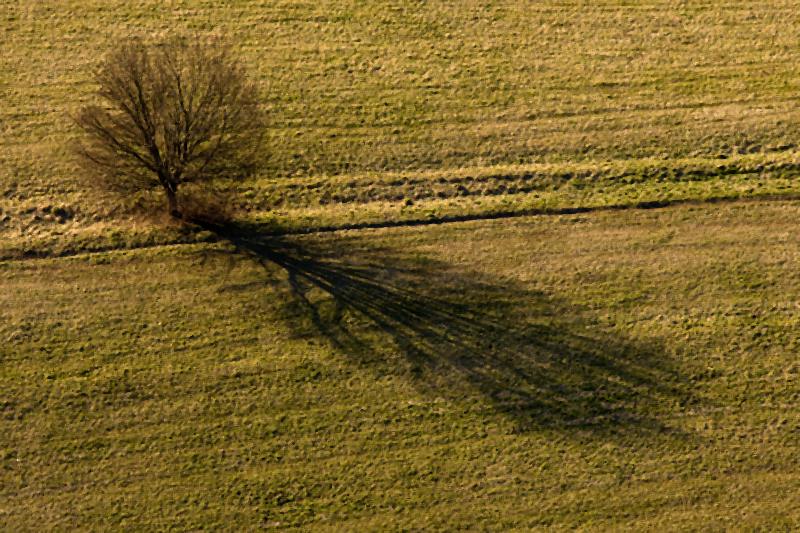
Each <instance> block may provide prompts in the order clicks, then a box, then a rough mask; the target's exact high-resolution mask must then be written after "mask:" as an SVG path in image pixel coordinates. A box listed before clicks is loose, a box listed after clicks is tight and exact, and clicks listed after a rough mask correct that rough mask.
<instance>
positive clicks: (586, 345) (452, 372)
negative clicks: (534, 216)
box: [212, 224, 696, 436]
mask: <svg viewBox="0 0 800 533" xmlns="http://www.w3.org/2000/svg"><path fill="white" fill-rule="evenodd" d="M212 229H213V230H214V231H215V232H216V233H217V234H218V235H220V236H221V237H223V238H225V239H226V240H227V241H229V242H230V243H232V244H233V249H232V250H231V251H230V252H227V253H230V254H232V255H233V256H235V257H242V256H246V257H249V258H250V259H252V260H254V261H255V262H257V263H258V264H259V265H261V267H263V269H264V273H265V281H268V282H269V283H271V284H273V285H283V288H284V289H285V294H286V296H287V298H286V300H285V303H284V304H283V305H284V313H283V315H284V317H285V319H286V321H287V323H288V324H289V325H290V326H291V327H292V328H294V329H295V331H296V332H298V333H299V334H301V335H321V336H323V337H324V338H325V339H327V340H328V341H329V342H331V343H332V344H333V346H335V347H336V348H337V349H338V350H339V351H340V352H341V353H342V354H343V355H345V356H346V357H347V358H348V359H350V360H353V361H356V362H358V363H359V364H362V365H374V366H375V367H376V368H377V367H380V366H381V365H384V367H385V365H386V364H387V363H389V364H394V368H393V371H395V372H398V373H405V374H407V375H408V376H409V377H410V378H411V379H412V380H413V382H414V383H415V385H416V386H417V387H418V388H419V389H420V390H422V391H423V392H425V393H426V394H430V395H433V396H434V397H443V398H445V399H448V398H449V399H464V398H470V397H471V398H477V399H478V400H479V401H480V402H482V403H483V404H485V405H488V406H489V408H490V409H491V410H492V411H493V412H497V413H500V414H502V415H504V416H507V417H509V418H510V419H511V420H512V421H513V427H514V431H515V432H526V431H530V430H537V429H557V430H562V431H576V432H579V431H580V432H586V431H588V432H591V433H592V434H598V435H606V436H613V435H617V434H620V433H621V432H629V431H638V432H648V433H649V432H653V433H664V434H670V435H673V436H677V435H679V434H680V431H678V430H677V429H674V428H670V427H669V426H668V425H666V424H665V423H664V422H662V421H661V420H662V419H663V418H665V417H666V415H667V414H668V413H670V412H672V411H674V410H675V409H676V408H677V406H685V405H687V404H689V403H694V402H696V399H695V398H694V397H693V396H692V394H691V392H690V391H689V390H688V389H687V388H686V386H685V385H684V383H685V382H686V381H685V380H683V379H682V378H681V376H680V375H679V374H678V373H677V371H676V370H675V369H674V368H673V367H671V365H670V361H669V359H668V357H667V356H666V355H665V351H664V349H663V347H662V346H661V345H660V344H659V343H658V342H657V341H652V342H649V343H642V342H634V341H631V340H625V339H620V338H619V336H618V335H616V334H614V333H609V332H607V331H603V329H602V327H601V326H599V325H597V323H593V321H591V320H590V319H587V318H586V316H585V313H584V312H582V311H581V310H580V309H577V308H576V307H575V306H573V305H571V304H570V303H569V302H567V301H565V300H561V299H558V298H556V297H553V296H551V295H547V294H544V293H542V292H538V291H532V290H530V289H528V288H526V287H524V286H523V285H522V284H520V283H517V282H515V281H513V280H507V279H490V278H489V277H488V276H485V275H481V274H477V273H472V272H465V271H464V269H463V267H458V268H457V267H455V266H453V265H451V264H448V263H446V262H444V261H441V260H436V259H431V258H428V257H424V256H422V255H419V254H416V255H415V254H413V253H410V252H408V253H401V252H398V250H397V249H396V248H388V247H381V246H377V245H372V244H369V243H368V242H367V240H366V239H363V238H348V237H336V238H333V239H332V238H325V239H320V238H314V237H275V236H263V235H259V232H258V230H257V229H256V228H253V227H247V226H243V225H233V224H227V225H225V226H224V227H222V226H214V227H213V228H212ZM281 272H282V273H283V275H282V276H280V275H278V274H279V273H281ZM252 289H254V287H241V288H240V290H252ZM398 354H399V355H400V357H398ZM392 357H394V358H396V360H395V361H394V362H393V363H391V360H392Z"/></svg>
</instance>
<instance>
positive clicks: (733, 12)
mask: <svg viewBox="0 0 800 533" xmlns="http://www.w3.org/2000/svg"><path fill="white" fill-rule="evenodd" d="M0 10H1V11H2V13H3V14H4V20H3V21H2V32H3V36H2V42H3V50H2V51H3V53H2V59H0V61H2V64H0V68H2V72H3V73H4V75H3V80H2V82H1V83H2V96H1V97H0V98H2V106H0V124H2V129H3V136H2V139H0V143H2V145H0V146H2V150H0V209H2V213H0V233H2V234H3V236H4V239H3V245H2V248H3V254H2V255H4V256H11V255H19V254H21V253H24V252H26V251H28V252H29V253H32V252H34V251H35V250H36V249H39V248H43V249H45V250H46V251H47V252H48V253H49V252H50V251H51V249H52V248H53V247H54V246H55V244H54V243H58V244H59V246H62V247H63V246H65V244H64V243H67V242H72V241H74V242H76V243H81V242H83V241H86V240H87V239H88V240H90V241H98V240H105V241H108V242H109V243H110V244H109V245H110V246H114V245H117V244H118V242H119V241H120V240H123V241H126V242H129V243H130V244H141V243H147V242H150V241H151V240H152V239H150V238H149V237H142V236H141V233H142V232H145V230H144V229H143V227H149V226H148V223H147V222H142V221H141V220H139V219H138V218H136V217H135V216H133V215H132V214H131V213H130V212H129V211H126V210H125V209H120V208H119V207H118V206H117V205H116V204H117V202H109V201H108V200H106V199H103V198H102V197H98V194H97V191H93V188H92V187H91V185H88V186H87V184H86V183H85V182H84V180H82V179H81V178H80V175H79V174H78V172H77V169H76V167H75V165H74V163H73V162H72V161H71V158H70V156H69V144H70V142H71V141H72V140H73V139H74V137H75V134H76V133H75V128H74V127H72V126H71V122H70V118H69V117H70V115H71V114H74V113H76V111H77V109H78V108H79V106H80V105H82V104H83V103H86V102H87V101H89V100H90V98H91V91H92V90H93V87H92V85H91V83H90V81H89V80H90V73H91V70H92V68H93V67H94V65H96V64H97V61H98V59H99V57H101V56H102V54H103V53H105V51H107V50H110V49H112V48H113V47H114V46H115V44H116V43H119V42H120V41H121V40H124V39H125V38H126V37H127V36H130V35H139V36H144V37H145V38H153V39H157V38H160V37H163V36H166V35H170V34H174V33H176V32H184V33H187V32H188V33H189V34H191V33H193V32H197V33H198V34H200V35H203V34H214V35H225V36H227V37H228V38H229V39H230V40H231V41H232V42H234V43H236V45H237V47H238V49H239V50H240V52H241V57H242V59H243V61H245V62H246V64H247V65H248V67H249V68H250V70H251V72H252V75H253V77H254V78H255V79H257V80H258V81H259V82H260V83H261V84H262V88H263V89H262V90H263V101H264V106H265V107H266V109H267V111H268V113H269V117H270V118H269V122H270V125H269V128H268V131H267V139H266V145H265V149H264V154H265V161H264V166H263V169H262V172H261V174H260V175H259V176H257V177H256V178H255V179H254V180H252V181H251V182H248V183H246V184H241V183H240V184H235V185H232V186H231V187H232V188H233V189H235V191H236V192H237V197H238V198H239V200H238V202H239V204H240V205H239V206H240V207H241V210H242V211H243V213H244V214H245V216H249V217H251V218H253V219H256V220H262V221H265V222H275V223H278V224H279V225H288V226H292V227H297V226H302V227H314V226H315V225H316V226H318V225H336V224H340V223H341V222H342V221H353V220H360V221H370V222H375V221H381V220H406V219H431V218H439V217H446V216H451V215H453V214H458V213H463V212H470V213H475V214H482V213H496V212H498V211H525V210H531V209H539V208H540V207H542V206H544V207H545V208H547V207H549V206H552V205H555V206H564V205H567V206H571V205H574V204H576V203H581V204H588V205H606V204H609V203H623V204H636V203H638V202H642V201H663V200H669V199H671V198H672V197H674V196H678V197H682V198H686V197H690V198H707V197H719V196H723V197H739V196H753V195H759V194H770V195H772V194H776V193H778V194H786V193H791V194H796V193H798V192H799V191H798V190H797V187H796V185H795V183H794V180H792V179H790V178H791V176H792V174H793V172H794V168H795V165H796V163H797V147H796V141H797V138H798V134H800V128H799V127H798V126H797V124H800V120H798V118H800V112H798V109H797V94H798V88H800V87H799V86H798V84H799V82H798V79H799V78H798V62H797V60H796V50H797V47H798V45H800V37H798V36H800V31H798V30H800V16H799V15H798V14H797V12H796V9H794V5H793V3H791V2H780V1H770V2H704V3H700V4H694V3H688V2H683V3H681V2H679V3H675V2H636V3H635V4H631V3H629V2H621V1H604V2H592V3H591V4H590V5H587V4H585V3H583V2H537V3H534V4H531V3H527V2H473V1H465V2H458V3H452V2H424V3H423V2H405V1H398V2H368V3H365V2H355V1H344V2H343V1H338V0H337V1H335V2H333V1H320V2H313V3H312V2H294V1H292V2H288V1H277V2H260V1H239V2H235V3H233V4H231V5H228V6H221V5H215V4H213V3H210V2H200V1H197V0H188V1H177V0H176V1H172V2H161V1H158V2H155V1H150V2H148V1H142V2H136V3H134V4H131V3H130V2H113V1H111V2H109V1H106V0H103V1H88V2H86V1H81V2H74V1H63V2H47V1H45V2H17V1H8V0H3V2H2V3H0ZM98 28H102V31H97V29H98ZM787 173H788V174H789V176H788V178H789V179H787V176H786V174H787ZM641 182H644V183H645V184H644V185H642V184H641ZM631 183H634V184H636V186H635V187H630V186H629V185H630V184H631ZM576 190H577V192H576ZM115 232H116V233H120V234H122V236H123V237H117V236H114V235H109V234H110V233H115ZM170 238H172V237H170ZM162 240H163V239H162ZM82 247H83V245H82V244H75V245H74V246H73V248H79V249H80V248H82Z"/></svg>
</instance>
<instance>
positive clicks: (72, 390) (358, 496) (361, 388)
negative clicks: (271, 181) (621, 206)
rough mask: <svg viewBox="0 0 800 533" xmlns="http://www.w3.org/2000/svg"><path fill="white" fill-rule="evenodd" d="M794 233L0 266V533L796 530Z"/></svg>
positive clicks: (127, 256)
mask: <svg viewBox="0 0 800 533" xmlns="http://www.w3.org/2000/svg"><path fill="white" fill-rule="evenodd" d="M798 215H800V208H799V207H798V205H797V204H796V203H788V202H763V203H747V204H742V203H734V204H720V205H715V206H691V205H686V206H677V207H673V208H668V209H661V210H650V211H621V212H598V213H591V214H578V215H569V216H565V215H560V216H548V217H530V218H518V219H513V220H511V219H509V220H498V221H475V222H468V223H462V224H448V225H441V226H435V227H425V228H397V229H382V230H370V231H359V232H343V233H337V234H331V235H327V236H321V235H318V236H307V237H293V238H288V237H284V238H281V239H273V240H271V241H269V246H266V247H265V246H263V240H260V239H258V238H257V237H256V236H255V235H254V234H252V233H251V234H249V235H246V236H244V237H243V239H242V240H241V241H240V242H239V248H238V250H234V249H233V248H232V247H231V246H230V245H225V244H223V243H216V244H191V245H183V246H166V247H157V248H152V249H147V250H129V251H124V250H123V251H117V252H109V253H98V254H88V255H80V256H75V257H67V258H57V259H36V260H24V261H6V262H3V263H0V280H2V282H1V283H2V290H1V291H0V339H1V340H2V341H3V342H2V344H0V346H2V348H0V354H2V356H1V357H0V390H2V391H3V392H2V396H1V397H0V400H1V401H2V404H0V411H1V412H2V417H0V435H2V436H1V437H0V524H2V528H3V529H9V530H21V529H39V530H41V529H64V528H76V529H93V528H106V529H120V528H125V529H142V530H152V529H166V528H178V529H197V528H229V529H254V528H258V527H268V526H275V527H296V528H301V529H308V528H312V527H313V528H315V529H320V530H364V529H421V528H426V529H448V530H453V529H458V528H469V529H513V528H517V529H529V528H533V527H540V528H545V527H547V528H564V529H566V528H575V527H582V528H590V529H613V528H616V529H634V530H642V529H658V530H680V529H689V528H697V527H705V528H710V529H722V528H743V529H751V528H766V529H786V528H791V527H793V526H796V525H797V523H798V521H800V515H798V511H797V510H798V509H800V501H799V500H798V498H797V495H798V490H797V487H798V484H800V478H798V472H800V469H798V467H799V466H800V465H798V457H800V454H798V452H800V449H799V448H800V446H799V444H800V440H798V433H797V432H798V427H800V426H799V425H798V424H799V423H800V418H798V411H797V409H796V405H797V402H798V399H800V387H798V382H797V379H796V377H797V372H798V364H797V361H796V357H795V353H796V351H797V348H798V346H800V336H798V331H800V329H798V323H799V322H800V314H799V313H798V307H797V302H796V295H797V294H798V289H799V288H800V287H798V277H797V276H796V275H795V270H796V265H797V261H798V258H800V247H799V246H798V243H797V239H795V238H794V236H795V235H796V234H797V231H798V229H799V228H798V222H797V221H798V220H800V216H798ZM257 260H263V261H264V264H263V265H261V264H259V263H258V261H257ZM287 274H292V275H291V276H288V275H287ZM292 282H293V283H292Z"/></svg>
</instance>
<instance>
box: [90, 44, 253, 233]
mask: <svg viewBox="0 0 800 533" xmlns="http://www.w3.org/2000/svg"><path fill="white" fill-rule="evenodd" d="M94 80H95V81H96V83H97V84H98V86H99V88H98V90H97V93H96V94H97V96H98V97H99V98H100V100H101V101H102V103H103V105H102V106H99V105H88V106H86V107H84V108H83V109H81V111H80V112H79V114H78V115H77V116H76V118H75V122H76V123H77V125H78V126H79V127H80V129H82V130H83V132H84V133H85V138H84V140H83V142H81V143H79V144H78V146H77V153H78V155H79V156H80V157H79V159H80V160H81V161H82V162H83V167H84V168H86V169H87V170H88V171H89V175H90V176H91V177H92V183H97V184H102V185H105V186H107V187H109V188H111V189H113V190H117V191H120V192H132V191H137V190H143V189H153V188H156V189H157V188H158V187H159V186H160V187H161V188H162V189H163V190H164V192H165V193H166V197H167V206H168V209H169V213H170V214H171V215H172V216H173V217H176V218H180V217H181V211H180V209H179V206H178V188H179V187H180V186H181V185H183V184H186V183H208V182H211V181H213V180H218V179H225V178H241V177H244V176H247V175H249V174H251V173H252V172H253V171H254V170H255V169H256V166H257V161H258V155H259V153H258V148H259V144H260V140H261V137H262V134H263V129H264V118H263V113H262V111H261V109H260V107H259V105H258V101H257V90H256V86H255V84H254V83H253V82H251V81H250V80H248V78H247V76H246V73H245V69H244V67H243V65H242V64H241V62H240V61H238V60H237V59H236V57H235V56H234V54H233V51H232V49H231V48H230V46H227V45H223V44H221V43H219V42H210V43H204V42H201V40H200V39H197V38H195V39H192V40H191V42H186V40H178V39H172V40H168V41H165V42H162V43H159V44H155V45H148V44H146V43H144V42H143V41H141V40H131V41H129V42H127V43H125V44H123V45H122V46H120V47H119V48H118V49H117V50H116V51H114V52H112V53H110V54H109V55H108V56H107V57H106V58H105V60H104V61H103V62H102V63H101V64H100V66H99V67H98V68H97V70H96V71H95V74H94Z"/></svg>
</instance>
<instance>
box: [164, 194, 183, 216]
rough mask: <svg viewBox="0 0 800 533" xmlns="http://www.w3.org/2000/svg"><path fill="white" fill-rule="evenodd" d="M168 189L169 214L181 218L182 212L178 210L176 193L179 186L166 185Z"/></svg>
mask: <svg viewBox="0 0 800 533" xmlns="http://www.w3.org/2000/svg"><path fill="white" fill-rule="evenodd" d="M165 190H166V191H167V202H168V206H169V214H170V216H171V217H173V218H181V212H180V211H179V210H178V196H177V194H176V192H177V188H173V187H165Z"/></svg>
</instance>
